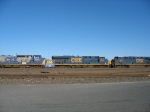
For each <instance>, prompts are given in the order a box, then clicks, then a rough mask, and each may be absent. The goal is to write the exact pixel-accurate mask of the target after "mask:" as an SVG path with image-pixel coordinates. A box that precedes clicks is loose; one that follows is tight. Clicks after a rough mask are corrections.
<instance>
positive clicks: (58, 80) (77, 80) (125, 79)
mask: <svg viewBox="0 0 150 112" xmlns="http://www.w3.org/2000/svg"><path fill="white" fill-rule="evenodd" d="M138 81H150V77H115V78H24V79H22V78H20V79H16V78H12V79H10V78H4V79H3V78H0V84H1V85H22V84H87V83H113V82H138Z"/></svg>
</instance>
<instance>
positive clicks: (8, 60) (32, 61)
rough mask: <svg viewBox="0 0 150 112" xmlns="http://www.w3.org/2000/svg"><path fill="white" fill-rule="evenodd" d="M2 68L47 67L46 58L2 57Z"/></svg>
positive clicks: (30, 56)
mask: <svg viewBox="0 0 150 112" xmlns="http://www.w3.org/2000/svg"><path fill="white" fill-rule="evenodd" d="M0 67H1V68H3V67H45V58H42V56H41V55H16V56H12V55H1V56H0Z"/></svg>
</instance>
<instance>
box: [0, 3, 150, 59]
mask: <svg viewBox="0 0 150 112" xmlns="http://www.w3.org/2000/svg"><path fill="white" fill-rule="evenodd" d="M16 53H17V54H41V55H42V56H43V57H45V58H51V56H52V55H75V56H77V55H79V56H105V57H106V58H108V59H112V58H113V57H114V56H150V1H149V0H0V55H15V54H16Z"/></svg>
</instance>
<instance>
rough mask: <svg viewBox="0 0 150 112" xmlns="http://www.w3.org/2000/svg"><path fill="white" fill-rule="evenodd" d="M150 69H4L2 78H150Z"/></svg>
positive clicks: (1, 71) (0, 75)
mask: <svg viewBox="0 0 150 112" xmlns="http://www.w3.org/2000/svg"><path fill="white" fill-rule="evenodd" d="M148 76H150V68H142V69H129V68H121V69H119V68H113V69H112V68H101V69H99V68H71V69H68V68H53V69H46V68H32V69H31V68H2V69H0V78H1V79H3V78H16V79H19V78H110V77H148Z"/></svg>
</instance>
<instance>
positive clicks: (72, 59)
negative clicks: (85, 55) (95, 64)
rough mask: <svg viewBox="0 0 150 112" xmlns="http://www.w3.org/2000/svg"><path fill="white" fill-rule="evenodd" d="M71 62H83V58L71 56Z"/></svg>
mask: <svg viewBox="0 0 150 112" xmlns="http://www.w3.org/2000/svg"><path fill="white" fill-rule="evenodd" d="M71 62H82V58H71Z"/></svg>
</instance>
